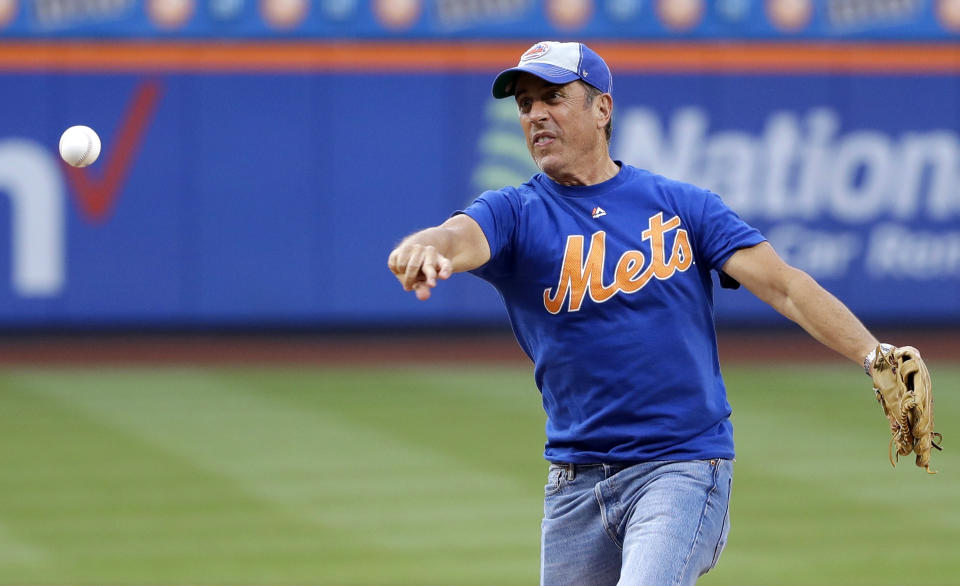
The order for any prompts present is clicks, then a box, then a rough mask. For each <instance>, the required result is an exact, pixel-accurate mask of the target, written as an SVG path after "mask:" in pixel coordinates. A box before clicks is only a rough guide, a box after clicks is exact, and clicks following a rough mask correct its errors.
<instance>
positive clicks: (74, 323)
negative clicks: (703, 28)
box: [0, 66, 960, 327]
mask: <svg viewBox="0 0 960 586" xmlns="http://www.w3.org/2000/svg"><path fill="white" fill-rule="evenodd" d="M622 69H624V70H625V72H624V73H621V74H618V73H616V72H617V71H618V69H617V67H616V66H614V71H615V83H614V92H613V95H614V100H615V118H614V133H613V137H614V138H613V143H612V148H613V153H614V156H615V157H616V158H618V159H620V160H622V161H625V162H628V163H631V164H634V165H637V166H640V167H644V168H648V169H650V170H652V171H654V172H657V173H661V174H664V175H667V176H671V177H674V178H678V179H683V180H687V181H691V182H694V183H696V184H698V185H702V186H704V187H707V188H710V189H712V190H714V191H716V192H717V193H718V194H720V195H721V196H722V197H723V198H724V200H725V201H726V202H727V203H728V204H729V205H731V206H732V207H733V208H734V209H735V210H737V211H738V212H739V213H740V214H741V215H742V216H743V217H744V218H745V219H746V220H747V221H748V222H750V223H752V224H754V225H756V226H757V227H758V228H759V229H761V231H763V232H764V233H765V234H766V235H767V237H768V238H769V239H770V241H771V242H772V243H773V244H774V246H775V247H776V248H777V250H778V251H779V252H780V254H781V255H782V256H784V258H785V259H786V260H787V261H788V262H790V263H792V264H795V265H796V266H798V267H800V268H802V269H804V270H806V271H808V272H809V273H810V274H811V275H812V276H814V277H815V278H816V279H818V280H819V281H820V282H821V283H822V284H824V285H825V286H826V287H827V288H828V289H829V290H831V291H833V292H834V293H835V294H837V296H838V297H840V298H841V299H842V300H843V301H844V302H846V303H847V304H848V305H849V306H850V307H851V308H852V309H853V310H854V311H855V312H856V313H857V314H858V315H859V316H860V317H862V318H863V319H864V320H865V321H867V322H868V323H888V320H889V319H890V317H891V313H892V314H893V315H895V317H896V318H897V319H902V320H917V321H918V322H923V323H936V324H942V323H953V324H956V323H960V180H958V179H960V178H958V174H960V134H958V133H960V111H958V109H957V103H958V96H960V78H958V77H957V76H956V75H955V74H953V73H950V72H942V73H926V74H923V75H908V74H903V73H890V74H883V73H871V74H855V73H843V74H834V73H810V72H802V71H787V72H784V73H780V74H777V73H757V74H748V73H704V72H700V73H663V72H638V71H634V70H631V69H630V68H629V67H624V68H622ZM496 71H497V70H496V69H495V68H492V69H490V70H489V71H456V70H450V71H441V72H426V73H424V72H416V71H402V72H393V73H373V72H354V73H348V72H309V71H308V72H300V73H297V72H280V73H266V72H260V73H235V72H229V71H220V72H190V71H186V72H176V71H155V72H151V73H149V74H144V73H135V72H115V73H102V72H101V73H96V72H86V73H84V72H56V71H53V72H50V71H47V72H7V73H0V87H2V88H3V89H4V91H3V92H2V93H0V196H2V197H0V225H5V226H8V227H9V228H8V230H7V234H8V237H6V238H4V239H2V240H0V326H4V327H23V326H28V327H32V326H44V327H102V326H124V327H129V326H137V327H138V326H158V327H180V326H190V327H194V326H199V327H205V326H241V327H260V326H264V327H273V326H296V327H300V326H344V325H345V326H355V325H367V326H384V325H394V324H396V325H400V324H403V325H410V324H420V325H425V326H436V325H471V324H502V323H505V317H504V312H503V309H502V307H501V305H500V300H499V299H498V297H497V295H496V292H495V291H494V290H493V289H492V288H491V287H489V286H488V285H486V284H485V283H483V282H482V281H480V280H479V279H476V278H474V277H472V276H465V275H461V276H457V277H454V278H453V279H451V280H450V281H448V282H445V283H443V284H442V286H440V287H438V289H437V290H436V294H435V295H434V297H433V298H432V299H431V300H430V301H428V302H425V303H421V302H417V301H416V300H415V299H414V297H413V296H412V295H411V294H409V293H404V292H403V291H402V290H401V289H400V287H399V285H398V284H397V283H396V281H395V279H394V278H393V277H392V276H391V275H390V274H389V272H388V270H387V268H386V258H387V254H388V252H389V251H390V249H391V248H392V247H393V245H394V244H395V243H396V242H397V241H398V240H399V239H400V238H401V237H403V236H404V235H406V234H408V233H410V232H412V231H414V230H416V229H419V228H422V227H425V226H428V225H434V224H437V223H440V222H442V221H443V220H444V219H445V218H446V217H447V216H449V214H450V213H452V212H453V211H454V210H456V209H461V208H463V207H464V206H466V205H468V204H469V202H470V201H471V200H472V199H473V198H474V197H475V196H476V195H478V194H479V193H481V192H482V191H484V190H486V189H490V188H498V187H501V186H504V185H516V184H518V183H521V182H523V181H525V180H526V179H527V178H529V176H530V175H531V174H532V173H534V172H536V168H535V167H534V166H533V163H532V162H531V160H530V157H529V155H528V154H527V152H526V147H525V143H524V139H523V136H522V134H521V132H520V128H519V124H518V121H517V113H516V106H515V105H514V104H513V102H512V101H511V100H501V101H497V100H494V99H493V98H492V97H490V83H491V80H492V78H493V75H494V74H495V73H496ZM74 124H85V125H87V126H90V127H92V128H94V129H95V130H96V131H97V132H98V133H99V134H100V137H101V139H102V141H103V152H102V153H101V155H100V159H99V160H98V161H97V162H96V163H95V164H94V165H93V166H91V167H88V168H85V169H74V168H70V167H67V166H66V165H65V164H64V163H62V162H61V161H60V160H59V156H58V154H57V150H56V149H57V141H58V139H59V136H60V133H61V132H62V131H63V130H64V129H66V128H67V127H68V126H72V125H74ZM906 300H909V304H907V303H905V301H906ZM891 308H896V310H895V311H892V310H891ZM717 313H718V319H719V320H720V321H721V322H725V323H783V318H782V317H780V316H778V315H776V314H775V313H774V312H773V310H771V309H770V308H768V307H766V306H765V305H763V304H762V303H760V302H759V301H757V300H756V299H754V298H753V297H752V295H750V294H749V293H748V292H745V291H742V290H741V291H735V292H722V293H719V294H718V309H717Z"/></svg>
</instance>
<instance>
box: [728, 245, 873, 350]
mask: <svg viewBox="0 0 960 586" xmlns="http://www.w3.org/2000/svg"><path fill="white" fill-rule="evenodd" d="M722 270H723V272H725V273H726V274H728V275H730V276H731V277H733V278H734V279H736V280H737V281H739V282H740V283H741V284H743V286H744V287H746V288H747V289H749V290H750V292H751V293H753V294H754V295H756V296H757V297H759V298H760V299H761V300H763V301H765V302H766V303H768V304H769V305H770V306H771V307H773V308H774V309H776V310H777V311H779V312H780V313H782V314H783V315H784V316H786V317H787V318H789V319H791V320H793V321H794V322H796V323H797V324H799V325H800V327H802V328H803V329H804V330H806V331H807V333H809V334H810V335H811V336H813V337H814V338H816V339H817V340H818V341H819V342H820V343H822V344H824V345H825V346H827V347H828V348H831V349H832V350H834V351H836V352H838V353H840V354H842V355H843V356H846V357H847V358H849V359H850V360H852V361H854V362H856V363H857V364H862V363H863V359H864V357H865V356H866V355H867V354H868V353H870V351H871V350H874V349H875V348H876V347H877V343H878V342H877V339H876V338H875V337H874V336H873V334H871V333H870V332H869V331H867V328H865V327H864V325H863V324H862V323H860V320H859V319H857V317H856V316H854V315H853V313H851V311H850V310H849V309H847V307H846V306H845V305H844V304H843V303H841V302H840V300H838V299H837V298H836V297H834V296H833V295H831V294H830V293H829V292H828V291H827V290H826V289H824V288H823V287H821V286H820V285H819V284H818V283H817V282H816V281H814V280H813V278H812V277H810V275H808V274H807V273H805V272H803V271H801V270H800V269H797V268H794V267H792V266H790V265H788V264H787V263H785V262H784V261H783V259H781V258H780V256H779V255H777V253H776V252H775V251H774V249H773V247H772V246H770V244H768V243H766V242H763V243H761V244H758V245H756V246H752V247H750V248H743V249H740V250H738V251H737V252H735V253H734V254H733V256H731V257H730V259H729V260H727V262H726V264H724V265H723V268H722Z"/></svg>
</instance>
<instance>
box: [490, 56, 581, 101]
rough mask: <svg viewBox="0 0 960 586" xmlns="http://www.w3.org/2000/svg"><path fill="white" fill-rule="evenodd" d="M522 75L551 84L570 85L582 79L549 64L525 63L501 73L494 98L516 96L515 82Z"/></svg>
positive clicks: (496, 80) (498, 76)
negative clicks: (528, 75)
mask: <svg viewBox="0 0 960 586" xmlns="http://www.w3.org/2000/svg"><path fill="white" fill-rule="evenodd" d="M521 73H529V74H531V75H535V76H537V77H539V78H540V79H542V80H544V81H549V82H550V83H557V84H563V83H570V82H571V81H576V80H578V79H580V76H579V75H577V74H576V73H574V72H572V71H569V70H567V69H563V68H562V67H557V66H556V65H549V64H547V63H525V64H524V65H518V66H517V67H513V68H510V69H507V70H505V71H501V72H500V74H499V75H497V78H496V79H495V80H493V97H495V98H497V99H498V100H499V99H500V98H508V97H510V96H512V95H513V94H514V91H515V88H514V82H515V81H516V79H517V76H518V75H520V74H521Z"/></svg>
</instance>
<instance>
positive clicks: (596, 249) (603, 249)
mask: <svg viewBox="0 0 960 586" xmlns="http://www.w3.org/2000/svg"><path fill="white" fill-rule="evenodd" d="M671 231H676V234H674V238H673V246H672V247H671V250H670V257H669V258H667V251H666V235H667V233H669V232H671ZM640 236H641V238H643V240H646V241H649V242H650V262H649V263H647V262H646V260H647V259H646V258H645V257H644V254H643V253H642V252H640V251H639V250H628V251H626V252H624V253H623V254H622V255H621V256H620V260H618V261H617V268H616V270H615V271H614V280H613V282H612V283H610V284H608V285H605V284H604V283H603V265H604V260H605V258H606V253H607V245H606V239H607V233H606V232H604V231H603V230H601V231H599V232H594V234H593V236H592V237H591V238H590V249H589V250H588V251H587V253H586V259H584V250H583V244H584V237H583V236H581V235H579V234H577V235H571V236H568V237H567V248H566V250H565V251H564V253H563V267H562V268H561V269H560V278H559V279H558V280H557V286H556V287H555V288H551V289H544V291H543V306H544V307H545V308H546V309H547V311H549V312H550V313H553V314H556V313H559V312H560V310H561V309H563V305H564V302H566V303H567V310H568V311H579V310H580V306H581V305H582V304H583V298H584V297H585V296H586V295H587V293H589V294H590V298H591V299H593V300H594V301H595V302H597V303H603V302H604V301H607V300H608V299H610V298H612V297H613V296H614V295H616V294H617V293H620V292H623V293H635V292H637V291H639V290H640V289H643V288H644V286H646V284H647V283H649V282H650V279H659V280H661V281H662V280H665V279H669V278H670V277H672V276H673V275H674V274H675V273H677V272H683V271H686V270H687V269H688V268H690V265H692V264H693V251H692V249H691V248H690V238H689V237H688V236H687V231H686V230H684V229H683V228H680V218H679V216H674V217H672V218H670V219H669V220H667V221H666V222H664V221H663V213H662V212H661V213H658V214H656V215H655V216H651V217H650V221H649V227H648V228H647V229H646V230H644V231H643V232H642V233H641V234H640ZM644 264H646V267H644Z"/></svg>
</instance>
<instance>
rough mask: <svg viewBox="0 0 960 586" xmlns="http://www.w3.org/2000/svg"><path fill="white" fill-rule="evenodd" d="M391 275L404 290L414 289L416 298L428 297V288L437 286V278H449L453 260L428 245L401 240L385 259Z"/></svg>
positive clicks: (423, 299) (424, 299)
mask: <svg viewBox="0 0 960 586" xmlns="http://www.w3.org/2000/svg"><path fill="white" fill-rule="evenodd" d="M387 266H388V267H390V271H391V272H392V273H393V276H395V277H396V278H397V280H399V281H400V284H401V285H403V290H404V291H414V292H415V293H416V295H417V299H419V300H420V301H426V300H427V299H430V289H433V288H434V287H436V286H437V279H449V278H450V275H452V274H453V262H452V261H451V260H450V259H449V258H447V257H445V256H443V255H442V254H440V253H439V252H437V249H436V248H435V247H433V246H430V245H423V244H416V243H407V242H401V243H400V245H399V246H397V247H396V248H395V249H393V252H391V253H390V257H389V259H387Z"/></svg>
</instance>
